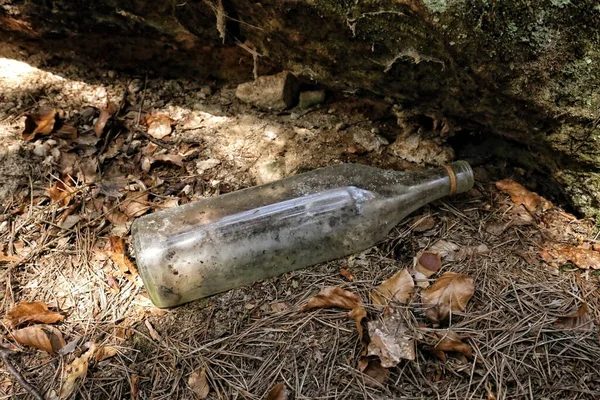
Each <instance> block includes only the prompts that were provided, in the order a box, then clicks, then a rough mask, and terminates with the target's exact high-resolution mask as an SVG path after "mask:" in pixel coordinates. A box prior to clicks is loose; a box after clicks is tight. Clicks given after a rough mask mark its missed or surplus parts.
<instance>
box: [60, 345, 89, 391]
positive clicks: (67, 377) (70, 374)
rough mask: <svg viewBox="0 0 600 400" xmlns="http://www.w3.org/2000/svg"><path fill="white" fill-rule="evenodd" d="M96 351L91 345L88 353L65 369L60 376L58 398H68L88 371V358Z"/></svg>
mask: <svg viewBox="0 0 600 400" xmlns="http://www.w3.org/2000/svg"><path fill="white" fill-rule="evenodd" d="M95 351H96V345H95V344H94V343H92V345H91V346H90V348H89V349H88V351H86V352H85V353H83V354H82V355H81V356H80V357H77V358H76V359H74V360H73V362H71V364H69V365H68V366H67V368H65V371H64V373H63V376H62V385H61V388H60V392H59V396H60V397H61V398H63V399H66V398H67V397H69V396H70V395H71V394H72V393H73V391H74V390H75V388H76V387H77V386H78V385H79V384H80V383H81V380H83V378H85V376H86V375H87V371H88V365H89V361H90V358H91V357H92V356H93V355H94V352H95Z"/></svg>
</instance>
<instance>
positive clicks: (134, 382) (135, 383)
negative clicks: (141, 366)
mask: <svg viewBox="0 0 600 400" xmlns="http://www.w3.org/2000/svg"><path fill="white" fill-rule="evenodd" d="M129 386H130V387H131V400H137V398H138V397H139V395H140V376H139V375H138V374H132V375H131V382H129Z"/></svg>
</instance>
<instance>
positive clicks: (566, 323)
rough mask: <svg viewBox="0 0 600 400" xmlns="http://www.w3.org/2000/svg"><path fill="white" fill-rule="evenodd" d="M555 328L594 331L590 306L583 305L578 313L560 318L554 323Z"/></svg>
mask: <svg viewBox="0 0 600 400" xmlns="http://www.w3.org/2000/svg"><path fill="white" fill-rule="evenodd" d="M554 326H555V327H556V328H559V329H577V330H583V331H590V330H592V329H594V323H593V321H592V318H591V317H590V315H589V314H588V305H587V303H583V305H582V306H581V308H579V310H577V311H576V312H574V313H572V314H569V315H565V316H564V317H560V318H558V319H557V320H556V322H554Z"/></svg>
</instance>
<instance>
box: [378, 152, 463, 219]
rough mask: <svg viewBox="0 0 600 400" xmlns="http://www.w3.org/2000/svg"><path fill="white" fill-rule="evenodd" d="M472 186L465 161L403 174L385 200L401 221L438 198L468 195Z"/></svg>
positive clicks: (391, 187) (390, 188)
mask: <svg viewBox="0 0 600 400" xmlns="http://www.w3.org/2000/svg"><path fill="white" fill-rule="evenodd" d="M473 184H474V178H473V170H472V169H471V166H470V165H469V164H468V163H467V162H466V161H456V162H453V163H451V164H448V165H446V166H444V167H440V168H435V169H430V170H425V171H421V172H414V173H404V174H403V175H402V177H401V179H399V181H398V183H397V184H394V185H391V186H390V187H389V191H388V194H387V195H386V196H385V197H386V198H387V199H388V201H386V202H389V203H390V206H391V205H392V204H393V209H394V213H399V215H398V217H399V218H404V217H405V216H406V215H408V214H410V213H411V212H413V211H414V210H416V209H418V208H420V207H422V206H424V205H426V204H428V203H431V202H432V201H435V200H438V199H440V198H443V197H446V196H449V195H455V194H459V193H464V192H467V191H469V190H470V189H471V188H472V187H473Z"/></svg>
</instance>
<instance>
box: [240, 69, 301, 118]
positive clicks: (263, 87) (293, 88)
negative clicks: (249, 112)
mask: <svg viewBox="0 0 600 400" xmlns="http://www.w3.org/2000/svg"><path fill="white" fill-rule="evenodd" d="M235 95H236V97H237V98H238V99H240V100H241V101H243V102H244V103H248V104H252V105H253V106H256V107H258V108H260V109H263V110H273V111H282V110H285V109H286V108H290V107H293V106H294V104H296V102H297V101H298V80H297V79H296V77H295V76H294V74H292V73H290V72H287V71H284V72H280V73H279V74H276V75H267V76H260V77H259V78H258V79H256V80H255V81H252V82H246V83H242V84H241V85H239V86H238V87H237V90H236V91H235Z"/></svg>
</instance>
